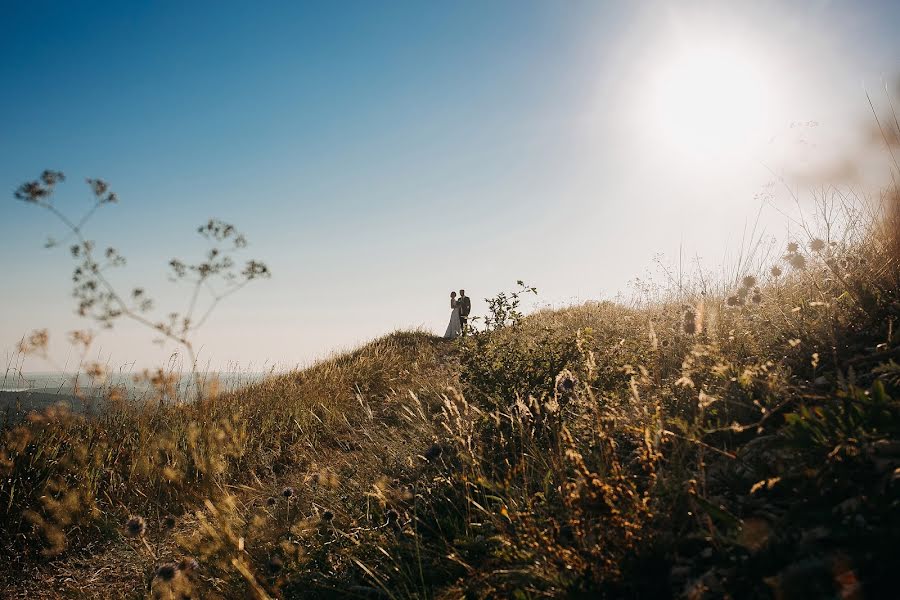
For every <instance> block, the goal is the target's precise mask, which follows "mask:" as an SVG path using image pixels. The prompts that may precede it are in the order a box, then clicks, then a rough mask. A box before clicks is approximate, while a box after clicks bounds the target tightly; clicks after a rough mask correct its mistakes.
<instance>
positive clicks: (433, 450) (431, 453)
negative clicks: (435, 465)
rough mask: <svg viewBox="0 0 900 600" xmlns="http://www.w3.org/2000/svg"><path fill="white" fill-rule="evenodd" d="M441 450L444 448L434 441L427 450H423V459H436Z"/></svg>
mask: <svg viewBox="0 0 900 600" xmlns="http://www.w3.org/2000/svg"><path fill="white" fill-rule="evenodd" d="M443 451H444V450H443V448H441V445H440V444H438V443H437V442H435V443H434V444H432V445H431V446H430V447H429V448H428V450H426V451H425V459H426V460H428V461H429V462H430V461H434V460H437V459H438V458H440V456H441V453H442V452H443Z"/></svg>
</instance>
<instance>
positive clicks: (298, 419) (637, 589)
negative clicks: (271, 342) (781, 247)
mask: <svg viewBox="0 0 900 600" xmlns="http://www.w3.org/2000/svg"><path fill="white" fill-rule="evenodd" d="M885 200H892V201H891V202H884V203H882V204H880V206H881V208H882V210H881V211H880V212H879V213H878V214H877V218H875V219H872V220H870V221H869V222H868V223H869V224H868V225H865V226H861V225H860V224H859V223H860V221H859V220H857V219H854V218H847V219H845V221H844V222H845V224H847V225H849V226H847V227H845V228H843V231H844V233H843V234H842V235H841V237H836V236H835V234H834V233H833V232H834V230H833V229H832V228H830V227H829V228H827V229H826V232H825V233H818V232H816V231H813V230H812V229H808V230H806V233H805V234H804V235H803V236H802V237H798V238H797V239H796V240H794V241H792V242H791V243H790V245H789V246H788V247H787V248H785V252H784V255H783V257H781V258H779V259H777V260H776V261H775V263H774V264H770V265H767V266H766V268H765V269H762V268H759V269H757V270H756V272H745V273H741V274H740V277H739V278H738V279H737V281H735V282H732V283H731V285H730V286H726V287H725V288H724V289H722V288H720V289H711V288H708V287H705V285H704V282H703V280H702V279H701V280H699V281H698V282H697V283H696V284H695V285H694V286H693V287H691V286H685V285H682V286H681V287H680V289H678V290H675V291H674V292H673V293H671V294H669V295H668V296H666V297H665V298H666V299H664V300H660V301H654V302H644V303H641V304H637V305H634V306H623V305H620V304H615V303H595V304H586V305H583V306H578V307H572V308H568V309H563V310H555V311H549V310H546V311H539V312H537V313H535V314H532V315H530V316H527V317H523V316H522V315H520V314H519V313H518V312H517V311H516V310H515V307H512V309H510V302H509V298H510V297H512V296H504V297H502V298H500V299H499V300H498V299H495V302H493V303H492V304H491V308H492V315H491V320H490V321H489V323H490V330H489V331H485V332H481V333H478V334H476V335H473V336H470V337H468V338H464V339H463V340H461V341H458V342H447V341H444V340H440V339H436V338H432V337H431V336H428V335H426V334H422V333H396V334H393V335H390V336H387V337H385V338H382V339H380V340H376V341H375V342H372V343H371V344H369V345H367V346H364V347H363V348H361V349H359V350H357V351H356V352H353V353H351V354H347V355H344V356H340V357H337V358H335V359H333V360H328V361H323V362H322V363H320V364H318V365H316V366H314V367H312V368H310V369H307V370H303V371H299V372H295V373H291V374H287V375H283V376H278V377H273V378H270V379H268V380H266V381H264V382H262V383H259V384H257V385H253V386H250V387H248V388H246V389H244V390H241V391H239V392H235V393H229V394H216V393H215V391H214V390H213V389H209V388H207V389H206V391H205V393H204V394H203V395H202V396H203V397H202V399H201V400H199V401H196V402H177V399H173V398H172V397H171V396H172V394H171V390H167V389H166V385H167V383H166V381H167V380H166V378H165V377H164V376H163V374H160V375H159V376H158V377H157V378H156V382H157V384H158V386H159V391H160V402H159V403H156V404H151V405H147V406H145V407H142V408H140V409H138V408H136V407H133V406H128V405H125V404H124V403H122V402H116V399H115V398H112V399H111V401H110V403H109V406H108V409H107V410H106V411H105V412H104V413H103V414H102V416H100V417H97V418H91V419H83V418H77V417H74V416H71V415H67V414H65V413H63V412H62V411H49V412H46V413H44V414H36V415H32V416H31V417H30V419H29V420H28V421H27V422H25V423H22V424H20V425H17V426H14V427H10V428H9V429H7V430H6V431H5V432H4V433H3V445H2V449H0V468H2V469H3V479H2V481H0V505H2V506H3V512H2V513H0V518H2V524H3V529H2V540H0V541H2V544H3V553H4V560H3V561H2V564H3V565H4V567H3V577H4V580H3V588H0V589H3V594H4V596H5V597H17V596H18V597H41V596H45V597H52V596H58V595H61V594H69V595H82V594H85V595H91V596H93V597H98V598H108V597H142V596H145V595H147V594H150V595H151V596H152V597H157V598H187V597H207V598H215V597H223V598H243V597H256V598H266V597H288V598H290V597H359V598H380V597H384V598H432V597H434V598H457V597H471V598H496V597H511V598H538V597H547V596H549V597H591V598H593V597H610V598H618V597H641V598H647V597H687V598H719V597H726V596H728V597H737V598H766V597H776V598H807V597H810V598H819V597H840V598H874V597H887V596H891V595H893V594H894V592H892V590H893V589H894V587H896V581H895V573H896V572H897V569H898V567H900V558H898V557H900V554H898V553H897V552H896V543H897V541H898V540H900V511H898V500H900V365H898V361H900V345H898V343H897V339H896V333H895V329H896V326H897V319H898V316H900V298H898V289H900V286H898V284H900V236H898V232H900V212H898V203H897V202H896V193H894V194H893V195H892V196H889V197H888V196H886V198H885ZM845 210H849V209H847V208H846V207H845ZM847 216H849V217H852V216H853V215H852V214H850V213H845V217H847ZM524 289H526V290H528V289H530V288H524Z"/></svg>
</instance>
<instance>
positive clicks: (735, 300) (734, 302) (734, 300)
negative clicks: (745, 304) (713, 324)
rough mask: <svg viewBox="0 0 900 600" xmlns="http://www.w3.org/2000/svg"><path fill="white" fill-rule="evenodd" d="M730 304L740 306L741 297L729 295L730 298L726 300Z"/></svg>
mask: <svg viewBox="0 0 900 600" xmlns="http://www.w3.org/2000/svg"><path fill="white" fill-rule="evenodd" d="M725 303H726V304H727V305H728V306H740V305H741V299H740V298H738V297H737V296H728V300H726V301H725Z"/></svg>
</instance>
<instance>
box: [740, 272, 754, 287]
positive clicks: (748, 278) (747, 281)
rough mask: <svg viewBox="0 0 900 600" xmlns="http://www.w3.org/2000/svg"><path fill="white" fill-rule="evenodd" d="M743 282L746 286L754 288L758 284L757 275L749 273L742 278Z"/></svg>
mask: <svg viewBox="0 0 900 600" xmlns="http://www.w3.org/2000/svg"><path fill="white" fill-rule="evenodd" d="M741 284H742V285H743V286H744V287H745V288H752V287H754V286H755V285H756V277H754V276H753V275H747V276H746V277H744V279H742V280H741Z"/></svg>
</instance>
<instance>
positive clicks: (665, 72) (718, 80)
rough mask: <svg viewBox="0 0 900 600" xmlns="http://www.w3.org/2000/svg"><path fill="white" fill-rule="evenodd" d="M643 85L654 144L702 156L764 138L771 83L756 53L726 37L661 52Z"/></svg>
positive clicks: (741, 151)
mask: <svg viewBox="0 0 900 600" xmlns="http://www.w3.org/2000/svg"><path fill="white" fill-rule="evenodd" d="M648 79H649V81H648V82H647V85H646V96H645V99H646V102H645V107H644V110H643V111H642V112H643V113H644V116H645V122H646V123H647V125H648V126H649V127H650V132H648V133H649V135H650V136H651V139H653V140H654V141H655V142H656V143H659V144H662V145H663V146H664V147H665V148H666V149H667V150H668V151H670V152H675V153H678V154H679V155H680V156H681V157H685V158H692V159H704V160H721V159H726V158H734V157H737V156H741V155H745V154H747V153H749V152H750V151H751V150H752V149H753V148H754V147H755V146H756V145H757V144H758V142H759V140H760V139H763V138H765V137H766V131H767V130H768V125H769V123H770V122H771V113H772V109H773V95H774V94H773V91H774V90H773V82H772V81H771V80H770V77H769V76H768V69H766V65H765V62H764V61H763V60H762V57H761V56H760V55H759V53H756V52H754V51H752V50H751V49H750V48H746V47H741V46H740V45H739V44H736V43H729V42H727V41H718V42H707V43H687V44H682V45H680V46H678V47H675V48H669V49H667V52H661V53H660V57H659V58H658V59H657V61H655V64H654V67H653V68H652V70H651V71H650V74H649V78H648Z"/></svg>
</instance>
